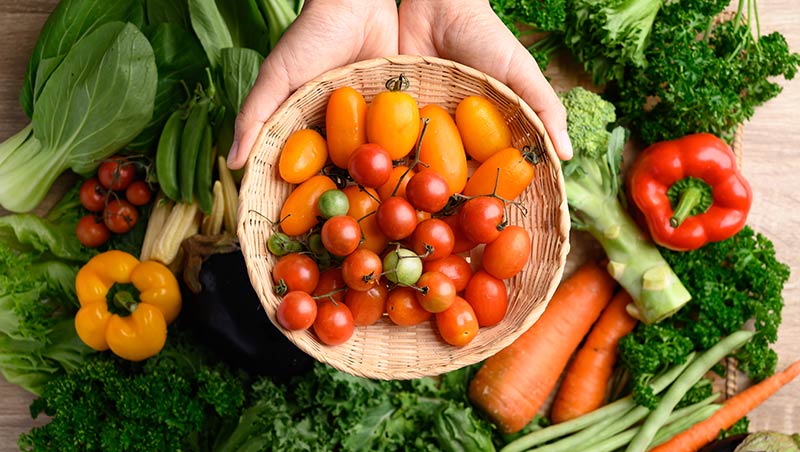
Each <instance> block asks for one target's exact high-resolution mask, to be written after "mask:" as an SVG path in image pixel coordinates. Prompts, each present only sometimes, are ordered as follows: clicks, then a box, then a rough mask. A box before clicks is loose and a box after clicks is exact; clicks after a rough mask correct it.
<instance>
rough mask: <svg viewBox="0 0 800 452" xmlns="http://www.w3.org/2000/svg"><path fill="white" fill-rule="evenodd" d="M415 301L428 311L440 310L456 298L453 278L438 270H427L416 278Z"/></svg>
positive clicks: (435, 311) (447, 306)
mask: <svg viewBox="0 0 800 452" xmlns="http://www.w3.org/2000/svg"><path fill="white" fill-rule="evenodd" d="M417 287H418V288H419V289H420V290H418V291H417V301H419V304H421V305H422V307H423V308H425V310H426V311H428V312H433V313H437V312H442V311H444V310H445V309H447V308H449V307H450V305H451V304H453V300H455V299H456V286H455V284H453V280H451V279H450V278H448V277H447V276H445V275H444V274H443V273H440V272H427V273H423V274H422V276H420V277H419V279H418V280H417Z"/></svg>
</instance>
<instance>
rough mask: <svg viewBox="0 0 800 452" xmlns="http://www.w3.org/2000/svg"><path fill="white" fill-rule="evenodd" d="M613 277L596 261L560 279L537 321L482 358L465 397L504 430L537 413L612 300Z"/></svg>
mask: <svg viewBox="0 0 800 452" xmlns="http://www.w3.org/2000/svg"><path fill="white" fill-rule="evenodd" d="M615 287H616V281H614V279H613V278H611V276H610V275H609V274H608V272H607V271H606V270H605V269H603V268H602V267H600V266H599V265H597V264H596V263H587V264H584V265H583V266H581V267H580V268H579V269H578V270H577V271H576V272H575V273H574V274H573V275H572V276H571V277H570V278H568V279H567V280H565V281H563V282H562V283H561V285H560V286H559V287H558V289H557V290H556V291H555V293H554V294H553V297H552V299H551V300H550V303H549V304H548V305H547V308H546V309H545V310H544V313H543V314H542V316H541V317H540V318H539V320H538V321H537V322H536V323H534V324H533V326H532V327H531V328H530V329H529V330H528V331H526V332H524V333H522V335H521V336H519V337H518V338H517V339H516V340H515V341H514V342H513V343H511V345H509V346H508V347H506V348H504V349H503V350H501V351H500V352H498V353H497V354H495V355H494V356H492V357H490V358H489V359H487V360H486V361H485V362H484V364H483V366H481V368H480V370H478V372H477V373H476V374H475V378H473V380H472V381H471V382H470V386H469V392H468V395H469V398H470V400H471V401H472V402H473V403H474V404H475V405H476V406H477V407H479V408H480V409H482V410H483V411H484V412H486V414H487V415H488V416H489V417H490V418H491V419H492V420H493V421H494V422H495V424H497V426H498V427H499V429H500V430H501V431H502V432H504V433H514V432H517V431H519V430H521V429H522V428H523V427H525V425H527V424H528V423H529V422H530V421H531V420H532V419H533V417H534V416H536V414H537V412H538V411H539V409H540V408H541V407H542V404H543V403H544V401H545V400H546V399H547V396H548V394H549V393H550V392H551V391H552V390H553V388H554V387H555V385H556V383H557V382H558V378H559V376H560V375H561V372H562V371H563V370H564V368H565V367H566V365H567V362H568V361H569V357H570V355H572V353H573V352H574V351H575V349H576V348H578V345H579V344H580V342H581V340H583V337H584V336H585V335H586V333H588V332H589V329H590V328H591V327H592V324H594V322H595V321H596V320H597V318H598V317H599V316H600V312H601V311H602V310H603V308H605V307H606V305H607V304H608V303H609V301H610V300H611V295H612V293H613V291H614V288H615Z"/></svg>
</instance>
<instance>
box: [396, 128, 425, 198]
mask: <svg viewBox="0 0 800 452" xmlns="http://www.w3.org/2000/svg"><path fill="white" fill-rule="evenodd" d="M429 122H431V118H422V130H421V131H420V132H419V140H418V141H417V149H416V150H415V152H414V161H413V162H411V164H410V165H408V168H406V170H405V171H403V174H402V175H401V176H400V179H398V180H397V184H396V185H395V186H394V190H392V196H394V195H396V194H397V190H399V189H400V184H402V183H403V179H405V178H406V176H408V172H409V171H411V169H412V168H414V167H415V166H417V165H418V164H423V166H425V167H426V168H427V167H428V164H427V163H424V162H420V161H419V150H420V148H421V147H422V138H424V137H425V131H426V130H428V123H429Z"/></svg>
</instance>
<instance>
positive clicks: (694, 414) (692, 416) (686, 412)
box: [576, 396, 721, 452]
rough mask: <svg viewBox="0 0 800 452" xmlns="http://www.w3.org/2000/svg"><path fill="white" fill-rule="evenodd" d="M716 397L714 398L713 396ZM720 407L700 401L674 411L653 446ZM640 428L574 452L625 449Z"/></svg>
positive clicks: (626, 431) (600, 451) (604, 451)
mask: <svg viewBox="0 0 800 452" xmlns="http://www.w3.org/2000/svg"><path fill="white" fill-rule="evenodd" d="M714 397H716V396H714ZM720 408H721V405H709V404H708V402H707V401H705V400H704V401H702V402H699V403H696V404H694V405H690V406H687V407H685V408H681V409H680V410H675V411H674V412H673V413H672V414H670V415H669V418H667V423H666V425H664V426H663V427H661V428H660V429H659V430H658V433H657V434H656V437H655V439H654V441H653V442H654V443H655V444H660V443H662V442H664V441H666V440H668V439H669V438H671V437H673V436H674V435H677V434H678V433H680V432H682V431H684V430H686V429H687V428H689V427H691V426H692V425H694V424H696V423H698V422H701V421H704V420H706V419H707V418H709V417H711V415H712V414H714V413H715V412H716V411H717V410H718V409H720ZM640 428H641V427H634V428H631V429H628V430H625V431H624V432H622V433H619V434H617V435H614V436H612V437H610V438H607V439H605V440H603V441H600V442H597V443H594V444H590V445H587V446H586V447H585V448H582V449H579V450H576V452H612V451H615V450H617V449H619V448H621V447H625V445H626V444H628V442H630V440H631V439H633V437H634V436H635V435H636V433H638V432H639V429H640Z"/></svg>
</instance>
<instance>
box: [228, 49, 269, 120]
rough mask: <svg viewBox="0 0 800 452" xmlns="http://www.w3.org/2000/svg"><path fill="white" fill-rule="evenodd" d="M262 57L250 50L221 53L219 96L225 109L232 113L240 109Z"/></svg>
mask: <svg viewBox="0 0 800 452" xmlns="http://www.w3.org/2000/svg"><path fill="white" fill-rule="evenodd" d="M263 61H264V57H262V56H261V55H259V53H258V52H256V51H255V50H251V49H245V48H239V47H233V48H230V49H223V50H222V52H221V64H220V79H221V80H222V83H221V90H220V91H221V94H222V96H223V98H224V99H225V107H226V108H227V109H228V110H230V111H233V112H238V111H240V110H241V108H242V103H244V99H245V98H246V97H247V94H248V93H250V90H251V89H252V88H253V85H255V83H256V78H257V77H258V72H259V69H261V63H262V62H263Z"/></svg>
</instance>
